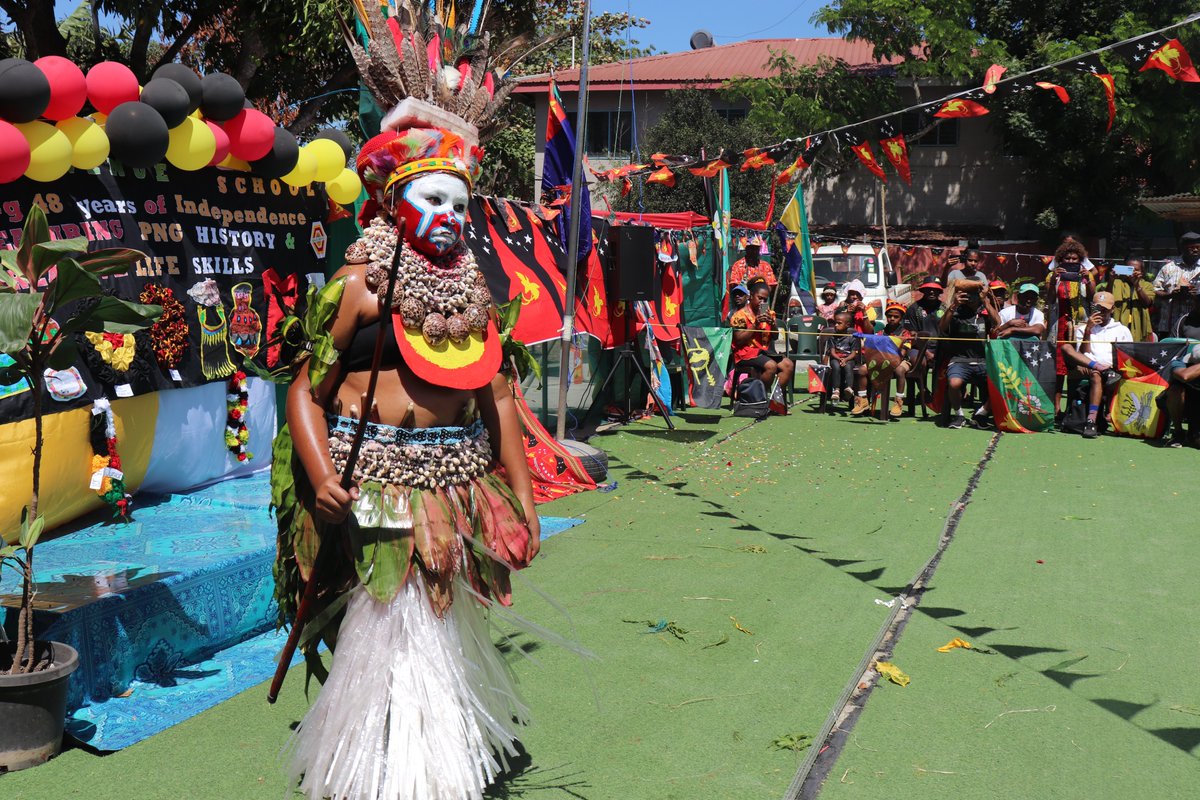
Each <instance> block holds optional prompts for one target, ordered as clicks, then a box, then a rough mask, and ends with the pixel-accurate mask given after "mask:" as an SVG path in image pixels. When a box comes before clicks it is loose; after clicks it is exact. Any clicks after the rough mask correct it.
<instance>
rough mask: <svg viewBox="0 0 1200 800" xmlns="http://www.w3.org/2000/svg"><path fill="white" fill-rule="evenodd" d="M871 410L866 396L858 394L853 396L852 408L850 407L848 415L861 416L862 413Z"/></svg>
mask: <svg viewBox="0 0 1200 800" xmlns="http://www.w3.org/2000/svg"><path fill="white" fill-rule="evenodd" d="M870 410H871V403H870V401H868V400H867V398H865V397H863V396H861V395H858V396H856V397H855V398H854V408H852V409H850V416H852V417H861V416H862V415H863V414H865V413H867V412H868V411H870Z"/></svg>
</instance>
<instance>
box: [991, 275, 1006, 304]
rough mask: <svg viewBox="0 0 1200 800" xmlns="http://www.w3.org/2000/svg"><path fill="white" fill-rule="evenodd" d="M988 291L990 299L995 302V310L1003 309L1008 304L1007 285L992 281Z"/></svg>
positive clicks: (999, 281) (1000, 281) (1002, 282)
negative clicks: (990, 294) (990, 295)
mask: <svg viewBox="0 0 1200 800" xmlns="http://www.w3.org/2000/svg"><path fill="white" fill-rule="evenodd" d="M988 289H989V290H990V291H991V293H992V298H993V299H995V301H996V308H1004V307H1005V306H1007V305H1008V304H1009V303H1008V301H1009V297H1008V284H1007V283H1005V282H1004V281H1002V280H993V281H992V282H991V283H989V284H988Z"/></svg>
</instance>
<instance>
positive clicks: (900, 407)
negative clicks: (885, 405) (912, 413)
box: [888, 397, 904, 417]
mask: <svg viewBox="0 0 1200 800" xmlns="http://www.w3.org/2000/svg"><path fill="white" fill-rule="evenodd" d="M888 414H889V415H891V416H893V417H901V416H903V415H904V404H903V403H901V402H900V398H899V397H893V398H892V406H891V408H889V409H888Z"/></svg>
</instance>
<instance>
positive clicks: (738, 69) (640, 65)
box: [514, 37, 899, 93]
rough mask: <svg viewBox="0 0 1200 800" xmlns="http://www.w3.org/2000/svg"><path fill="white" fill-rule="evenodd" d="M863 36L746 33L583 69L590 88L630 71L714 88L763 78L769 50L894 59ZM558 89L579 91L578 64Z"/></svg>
mask: <svg viewBox="0 0 1200 800" xmlns="http://www.w3.org/2000/svg"><path fill="white" fill-rule="evenodd" d="M872 50H873V47H872V45H871V44H869V43H868V42H863V41H850V40H847V39H838V38H833V37H827V38H821V39H749V40H747V41H744V42H734V43H733V44H723V45H719V46H717V47H706V48H703V49H700V50H685V51H683V52H680V53H663V54H660V55H653V56H643V57H642V58H635V59H633V60H631V61H621V62H618V63H615V64H600V65H597V66H593V67H591V68H590V69H588V85H589V88H590V90H591V91H593V92H612V91H618V90H620V88H621V86H622V85H624V86H628V85H629V81H630V79H631V77H632V80H633V82H634V85H635V87H636V88H638V89H643V90H645V89H675V88H679V87H680V86H683V85H688V86H694V87H696V88H698V89H715V88H717V87H718V86H720V85H721V84H722V83H724V82H725V81H727V80H729V79H730V78H738V77H748V78H766V77H770V76H771V75H772V74H773V73H772V72H771V71H770V70H768V69H767V67H766V64H767V61H768V60H769V59H770V58H771V51H776V52H778V51H784V52H787V53H790V54H791V55H792V57H794V58H795V59H796V61H797V63H799V64H800V65H802V66H806V65H813V64H816V63H817V62H818V61H819V60H820V59H821V58H822V57H825V58H834V59H841V60H843V61H845V62H846V63H847V64H850V65H851V66H855V67H879V66H886V65H888V64H893V63H896V62H898V61H899V59H893V60H891V61H887V62H878V61H876V60H875V58H874V56H873V55H872ZM555 77H556V79H557V81H558V86H559V89H561V90H562V91H564V92H573V91H578V89H579V69H578V68H576V69H567V70H562V71H560V72H558V73H556V75H555ZM549 80H550V76H549V75H548V74H542V75H531V76H530V77H528V78H525V79H524V80H523V81H521V84H520V85H519V86H518V87H517V88H516V89H515V90H514V91H515V92H518V93H528V92H541V91H545V90H546V86H547V85H548V84H549Z"/></svg>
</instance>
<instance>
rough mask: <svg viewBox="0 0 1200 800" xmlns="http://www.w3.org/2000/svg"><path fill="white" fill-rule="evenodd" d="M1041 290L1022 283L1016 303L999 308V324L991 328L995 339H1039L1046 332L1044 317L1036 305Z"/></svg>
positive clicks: (1030, 284)
mask: <svg viewBox="0 0 1200 800" xmlns="http://www.w3.org/2000/svg"><path fill="white" fill-rule="evenodd" d="M1040 295H1041V290H1040V289H1039V288H1038V287H1037V286H1035V285H1033V284H1032V283H1023V284H1021V286H1020V288H1019V289H1018V290H1017V303H1016V305H1012V306H1004V307H1003V308H1001V309H1000V324H999V325H997V326H996V327H995V328H994V329H993V330H992V336H994V337H996V338H997V339H1041V338H1042V337H1043V336H1044V335H1045V334H1046V317H1045V315H1043V314H1042V312H1041V311H1040V310H1038V307H1037V301H1038V297H1039V296H1040Z"/></svg>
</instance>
